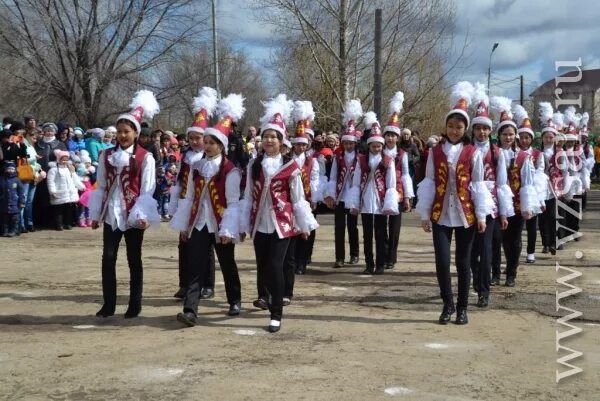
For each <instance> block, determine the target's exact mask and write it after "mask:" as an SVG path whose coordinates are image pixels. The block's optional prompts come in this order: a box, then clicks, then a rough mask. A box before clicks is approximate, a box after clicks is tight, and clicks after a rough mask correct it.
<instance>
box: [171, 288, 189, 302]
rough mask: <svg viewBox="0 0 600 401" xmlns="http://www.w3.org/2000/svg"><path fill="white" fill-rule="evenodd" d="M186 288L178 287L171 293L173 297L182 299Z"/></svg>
mask: <svg viewBox="0 0 600 401" xmlns="http://www.w3.org/2000/svg"><path fill="white" fill-rule="evenodd" d="M186 292H187V291H186V289H185V288H183V287H179V289H178V290H177V292H176V293H175V294H173V298H178V299H183V298H185V293H186Z"/></svg>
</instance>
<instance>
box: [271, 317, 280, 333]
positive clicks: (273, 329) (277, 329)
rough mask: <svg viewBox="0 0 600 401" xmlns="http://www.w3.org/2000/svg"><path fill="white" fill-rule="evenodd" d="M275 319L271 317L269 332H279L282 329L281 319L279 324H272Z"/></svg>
mask: <svg viewBox="0 0 600 401" xmlns="http://www.w3.org/2000/svg"><path fill="white" fill-rule="evenodd" d="M275 321H276V320H273V319H271V322H270V323H269V328H268V330H269V333H277V332H278V331H279V330H280V329H281V321H280V322H279V325H274V324H272V323H273V322H275Z"/></svg>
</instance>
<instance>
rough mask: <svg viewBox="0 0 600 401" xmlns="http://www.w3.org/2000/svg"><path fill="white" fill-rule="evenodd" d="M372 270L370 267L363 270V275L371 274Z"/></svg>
mask: <svg viewBox="0 0 600 401" xmlns="http://www.w3.org/2000/svg"><path fill="white" fill-rule="evenodd" d="M373 273H374V271H373V268H372V267H367V268H366V269H365V270H363V274H373Z"/></svg>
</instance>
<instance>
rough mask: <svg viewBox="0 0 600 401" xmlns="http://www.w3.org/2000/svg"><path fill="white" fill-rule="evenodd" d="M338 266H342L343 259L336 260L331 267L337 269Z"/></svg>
mask: <svg viewBox="0 0 600 401" xmlns="http://www.w3.org/2000/svg"><path fill="white" fill-rule="evenodd" d="M340 267H344V261H343V260H336V261H335V263H334V265H333V268H334V269H339V268H340Z"/></svg>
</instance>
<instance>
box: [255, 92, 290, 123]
mask: <svg viewBox="0 0 600 401" xmlns="http://www.w3.org/2000/svg"><path fill="white" fill-rule="evenodd" d="M263 106H265V114H264V115H263V116H262V117H261V119H260V123H261V124H268V123H269V122H270V121H271V118H273V116H274V115H275V114H277V113H279V114H280V115H281V118H282V119H283V121H284V122H286V123H287V122H288V121H289V119H290V115H291V114H292V108H293V107H294V102H293V101H291V100H288V98H287V96H286V95H285V94H283V93H280V94H279V95H277V96H276V97H274V98H273V99H271V100H268V101H266V102H263Z"/></svg>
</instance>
